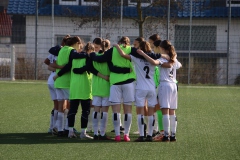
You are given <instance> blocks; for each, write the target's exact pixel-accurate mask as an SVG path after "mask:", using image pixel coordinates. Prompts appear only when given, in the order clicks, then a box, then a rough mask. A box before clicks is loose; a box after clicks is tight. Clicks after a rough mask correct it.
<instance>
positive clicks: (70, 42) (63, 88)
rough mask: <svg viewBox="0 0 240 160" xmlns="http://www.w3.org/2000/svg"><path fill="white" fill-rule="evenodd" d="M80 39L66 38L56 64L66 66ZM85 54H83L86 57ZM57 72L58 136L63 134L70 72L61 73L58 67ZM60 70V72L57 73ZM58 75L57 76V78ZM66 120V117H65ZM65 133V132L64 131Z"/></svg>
mask: <svg viewBox="0 0 240 160" xmlns="http://www.w3.org/2000/svg"><path fill="white" fill-rule="evenodd" d="M81 45H82V44H81V41H78V38H77V37H69V38H67V40H66V45H65V46H64V47H62V48H61V50H60V52H59V54H58V58H57V61H56V64H57V65H59V66H64V65H65V66H64V67H66V64H68V62H69V59H71V56H72V55H73V54H75V53H77V50H78V49H79V47H80V46H81ZM86 56H87V55H85V57H86ZM56 72H57V74H56V75H55V76H54V77H53V78H54V80H55V82H54V87H55V88H56V90H57V98H58V123H59V124H58V136H64V135H65V134H64V132H63V129H64V113H63V112H64V110H63V109H64V108H63V104H64V100H69V87H70V76H71V73H70V72H67V73H66V74H64V75H63V74H61V72H60V69H57V70H56ZM59 72H60V73H59ZM58 77H59V78H58ZM66 120H67V119H66ZM65 129H68V127H65ZM66 134H67V133H66Z"/></svg>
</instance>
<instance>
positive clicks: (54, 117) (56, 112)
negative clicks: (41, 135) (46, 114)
mask: <svg viewBox="0 0 240 160" xmlns="http://www.w3.org/2000/svg"><path fill="white" fill-rule="evenodd" d="M57 115H58V111H57V110H55V109H54V111H53V128H55V127H57Z"/></svg>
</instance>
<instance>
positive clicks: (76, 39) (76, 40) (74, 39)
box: [66, 36, 82, 46]
mask: <svg viewBox="0 0 240 160" xmlns="http://www.w3.org/2000/svg"><path fill="white" fill-rule="evenodd" d="M75 43H79V44H82V42H81V39H80V37H78V36H74V37H69V38H67V41H66V45H67V46H72V45H74V44H75Z"/></svg>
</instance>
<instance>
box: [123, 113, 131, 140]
mask: <svg viewBox="0 0 240 160" xmlns="http://www.w3.org/2000/svg"><path fill="white" fill-rule="evenodd" d="M131 124H132V114H131V113H127V114H125V115H124V135H127V136H129V132H130V128H131Z"/></svg>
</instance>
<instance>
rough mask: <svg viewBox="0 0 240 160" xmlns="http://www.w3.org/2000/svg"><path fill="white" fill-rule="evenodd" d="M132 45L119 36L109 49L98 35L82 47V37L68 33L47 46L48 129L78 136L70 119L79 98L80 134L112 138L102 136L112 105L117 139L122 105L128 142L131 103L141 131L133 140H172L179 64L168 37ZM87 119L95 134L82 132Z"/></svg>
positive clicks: (118, 137)
mask: <svg viewBox="0 0 240 160" xmlns="http://www.w3.org/2000/svg"><path fill="white" fill-rule="evenodd" d="M133 45H134V47H131V45H130V40H129V38H128V37H122V38H121V39H120V40H119V42H118V44H114V45H113V47H111V48H110V41H109V40H103V39H101V38H95V39H94V40H93V43H90V42H88V43H87V44H86V45H85V46H84V44H83V42H82V40H81V39H80V37H76V36H75V37H71V36H69V35H67V36H66V37H64V38H63V41H62V44H61V46H55V47H52V48H51V49H50V50H49V53H51V54H50V55H49V57H48V58H47V59H46V60H45V63H46V64H47V65H48V69H49V70H50V71H52V72H51V75H50V76H49V80H48V86H49V90H50V94H51V97H52V100H53V101H54V109H53V111H52V115H51V121H50V129H49V132H51V133H57V135H58V136H65V135H67V136H68V137H69V138H73V137H77V136H76V131H75V129H74V123H75V115H76V113H77V111H78V106H79V104H80V103H81V108H82V113H81V131H80V132H81V133H80V138H81V139H94V140H111V138H109V137H108V136H107V135H106V127H107V120H108V110H109V106H111V107H112V121H113V126H114V131H115V138H114V140H115V141H117V142H119V141H121V136H120V126H121V116H120V115H121V114H120V113H121V108H123V113H124V136H123V140H124V141H126V142H129V141H130V137H129V132H130V128H131V124H132V106H133V104H134V102H135V104H134V105H135V106H136V112H137V124H138V132H139V137H138V139H136V140H135V141H136V142H144V141H150V142H151V141H163V142H168V141H171V142H174V141H176V136H175V134H176V127H177V118H176V115H175V110H176V109H177V81H176V69H178V68H180V67H181V63H179V62H178V61H177V59H176V57H177V55H176V52H175V49H174V46H172V45H171V43H170V42H169V41H168V40H164V41H161V40H160V37H159V35H157V34H155V35H152V36H150V37H149V40H148V41H145V40H144V39H143V38H141V37H139V38H137V39H135V41H134V43H133ZM160 53H161V54H160ZM156 66H157V67H156ZM159 105H160V106H159ZM91 106H93V112H92V114H90V108H91ZM89 114H90V115H89ZM89 119H91V120H92V128H93V132H94V136H93V137H91V136H89V135H88V134H87V133H86V129H87V125H88V121H89ZM145 122H146V123H145ZM155 122H158V123H155ZM154 126H155V127H154ZM146 128H147V132H146ZM154 130H155V132H154ZM156 131H160V132H156ZM146 133H147V135H146Z"/></svg>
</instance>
